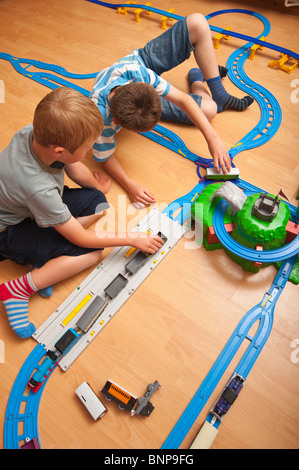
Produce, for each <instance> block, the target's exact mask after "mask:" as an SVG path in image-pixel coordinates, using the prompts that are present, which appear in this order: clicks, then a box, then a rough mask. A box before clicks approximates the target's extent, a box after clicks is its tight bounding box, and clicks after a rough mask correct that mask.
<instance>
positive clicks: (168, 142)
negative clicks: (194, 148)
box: [140, 124, 213, 167]
mask: <svg viewBox="0 0 299 470" xmlns="http://www.w3.org/2000/svg"><path fill="white" fill-rule="evenodd" d="M140 134H141V135H143V136H145V137H147V138H148V139H151V140H153V141H155V142H157V143H158V144H160V145H163V146H164V147H166V148H168V149H170V150H172V151H173V152H176V153H178V154H179V155H181V156H183V157H185V158H188V160H191V161H192V162H194V163H196V164H197V165H200V166H203V167H208V166H213V159H212V158H203V157H199V156H198V155H197V154H196V153H194V152H191V150H189V149H188V147H187V146H186V144H185V142H184V141H183V140H182V139H181V138H180V137H179V136H178V135H177V134H175V133H174V132H172V131H171V130H170V129H167V128H166V127H163V126H161V125H160V124H156V125H155V127H154V129H153V130H151V131H147V132H140Z"/></svg>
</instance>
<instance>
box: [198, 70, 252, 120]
mask: <svg viewBox="0 0 299 470" xmlns="http://www.w3.org/2000/svg"><path fill="white" fill-rule="evenodd" d="M207 84H208V87H209V88H210V91H211V94H212V98H213V100H214V101H215V102H216V103H217V109H218V113H221V112H222V111H225V110H226V109H235V110H237V111H243V110H244V109H246V108H248V106H250V105H251V104H252V103H253V101H254V99H253V98H252V97H251V96H249V95H246V96H244V98H241V99H240V98H236V97H235V96H232V95H230V94H229V93H227V91H226V90H225V88H224V86H223V84H222V81H221V77H220V75H218V77H215V78H211V79H209V80H207Z"/></svg>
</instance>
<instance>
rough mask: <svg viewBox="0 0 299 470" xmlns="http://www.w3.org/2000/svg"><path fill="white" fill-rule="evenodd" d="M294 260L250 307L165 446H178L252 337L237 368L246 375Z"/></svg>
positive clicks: (284, 267)
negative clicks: (240, 350) (257, 324)
mask: <svg viewBox="0 0 299 470" xmlns="http://www.w3.org/2000/svg"><path fill="white" fill-rule="evenodd" d="M295 259H296V257H293V258H292V259H289V260H285V261H284V262H283V263H282V265H281V267H280V270H279V272H278V273H277V275H276V277H275V280H274V282H273V284H272V286H271V288H270V290H269V291H268V292H267V293H266V294H265V295H264V297H263V299H262V301H261V302H259V304H257V305H256V306H255V307H253V308H252V309H250V310H249V311H248V312H247V313H246V314H245V315H244V317H243V318H242V319H241V321H240V322H239V324H238V326H237V327H236V329H235V331H234V332H233V334H232V335H231V337H230V338H229V340H228V342H227V343H226V345H225V346H224V348H223V350H222V352H221V353H220V355H219V356H218V358H217V360H216V361H215V363H214V365H213V366H212V368H211V369H210V372H209V373H208V375H207V376H206V378H205V379H204V381H203V383H202V384H201V386H200V387H199V389H198V390H197V392H196V393H195V395H194V396H193V398H192V399H191V401H190V403H189V404H188V406H187V408H186V409H185V411H184V412H183V414H182V415H181V417H180V418H179V420H178V421H177V423H176V425H175V426H174V428H173V429H172V431H171V433H170V434H169V436H168V437H167V439H166V441H165V442H164V444H163V446H162V449H177V448H178V447H179V446H180V445H181V443H182V442H183V440H184V438H185V437H186V435H187V433H188V432H189V430H190V428H191V427H192V425H193V424H194V422H195V421H196V419H197V417H198V415H199V414H200V412H201V410H202V409H203V407H204V406H205V404H206V403H207V401H208V399H209V398H210V396H211V394H212V393H213V391H214V389H215V387H216V386H217V384H218V383H219V381H220V379H221V377H222V376H223V374H224V372H225V371H226V369H227V368H228V366H229V364H230V363H231V361H232V359H233V357H234V356H235V354H236V353H237V351H238V350H239V348H240V346H241V344H242V343H243V341H244V340H245V339H246V338H247V339H249V340H250V341H251V343H250V345H249V347H248V348H247V350H246V351H245V353H244V354H243V357H242V359H241V361H240V362H239V366H238V367H237V369H236V371H237V372H238V373H239V374H240V375H242V374H244V375H242V377H244V378H246V377H247V375H248V373H249V371H250V370H251V368H252V367H253V365H254V363H255V361H256V359H257V357H258V356H259V354H260V352H261V351H262V348H263V346H264V344H265V343H266V340H267V338H268V337H269V334H270V332H271V328H272V324H273V314H274V309H275V305H276V302H277V300H278V298H279V296H280V294H281V293H282V291H283V288H284V287H285V285H286V283H287V281H288V278H289V276H290V273H291V271H292V268H293V266H294V263H295ZM257 321H259V322H260V325H259V328H258V330H257V332H256V334H255V335H254V337H253V338H250V337H249V336H248V333H249V331H250V329H251V327H252V326H253V325H254V324H255V323H256V322H257ZM241 373H242V374H241ZM211 419H212V418H211V416H210V415H209V418H208V420H209V421H211ZM219 424H220V423H218V425H219ZM215 427H216V426H215Z"/></svg>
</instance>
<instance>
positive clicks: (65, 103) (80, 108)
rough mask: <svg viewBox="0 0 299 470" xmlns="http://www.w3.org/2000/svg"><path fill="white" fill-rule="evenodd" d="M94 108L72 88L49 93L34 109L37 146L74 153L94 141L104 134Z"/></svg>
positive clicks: (34, 131)
mask: <svg viewBox="0 0 299 470" xmlns="http://www.w3.org/2000/svg"><path fill="white" fill-rule="evenodd" d="M103 126H104V124H103V117H102V114H101V112H100V111H99V109H98V107H97V105H96V104H95V103H94V102H93V101H91V99H90V98H88V97H87V96H84V95H82V94H81V93H79V92H78V91H76V90H73V89H72V88H66V87H61V88H57V89H56V90H53V91H51V92H50V93H48V94H47V95H46V96H45V97H44V98H43V99H42V100H41V101H40V103H39V104H38V105H37V107H36V110H35V113H34V118H33V134H34V138H35V140H36V141H37V143H39V144H40V145H42V146H44V147H49V146H50V145H57V146H61V147H64V148H65V149H66V150H68V151H69V152H70V153H72V154H73V153H74V152H75V151H76V150H77V149H78V148H79V147H80V146H81V145H83V144H86V143H89V142H91V141H92V140H93V141H95V140H96V138H97V137H98V136H99V135H100V134H101V133H102V130H103Z"/></svg>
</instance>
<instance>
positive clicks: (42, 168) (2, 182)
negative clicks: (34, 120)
mask: <svg viewBox="0 0 299 470" xmlns="http://www.w3.org/2000/svg"><path fill="white" fill-rule="evenodd" d="M32 132H33V126H32V124H29V125H28V126H26V127H24V128H23V129H21V130H20V131H18V132H17V133H16V134H15V135H14V137H13V138H12V140H11V142H10V143H9V145H8V146H7V147H6V148H5V149H4V150H3V151H2V152H1V153H0V231H2V230H4V229H5V228H6V227H7V226H9V225H16V224H18V223H19V222H21V221H22V220H24V219H25V218H27V217H30V218H32V219H35V221H36V223H37V224H38V225H39V226H41V227H49V226H53V225H58V224H61V223H64V222H66V221H67V220H68V219H69V218H70V217H71V214H70V211H69V209H68V207H67V206H66V205H65V204H64V203H63V201H62V198H61V197H62V193H63V186H64V170H63V169H56V168H51V167H49V166H47V165H45V164H44V163H43V162H42V161H41V160H40V159H39V157H38V155H37V154H36V152H35V151H34V149H33V147H32Z"/></svg>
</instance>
